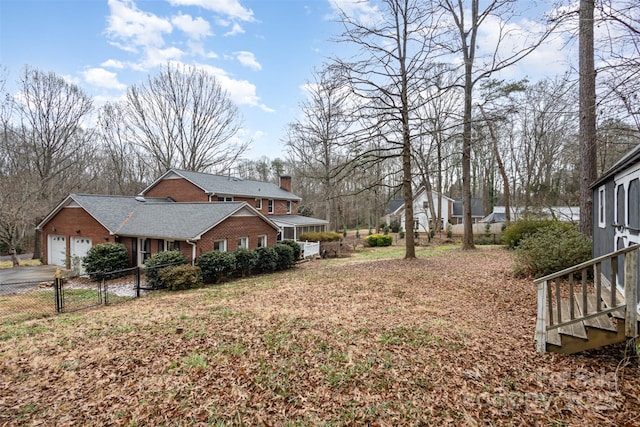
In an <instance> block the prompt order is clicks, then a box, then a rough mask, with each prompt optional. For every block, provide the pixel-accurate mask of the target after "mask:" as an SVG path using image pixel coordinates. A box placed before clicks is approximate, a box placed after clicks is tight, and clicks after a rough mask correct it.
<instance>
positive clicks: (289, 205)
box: [287, 200, 291, 214]
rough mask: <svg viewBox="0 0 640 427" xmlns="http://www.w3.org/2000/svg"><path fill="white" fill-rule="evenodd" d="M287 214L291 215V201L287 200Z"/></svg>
mask: <svg viewBox="0 0 640 427" xmlns="http://www.w3.org/2000/svg"><path fill="white" fill-rule="evenodd" d="M287 213H288V214H290V213H291V200H287Z"/></svg>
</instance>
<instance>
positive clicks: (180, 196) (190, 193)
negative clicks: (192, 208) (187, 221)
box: [144, 178, 209, 202]
mask: <svg viewBox="0 0 640 427" xmlns="http://www.w3.org/2000/svg"><path fill="white" fill-rule="evenodd" d="M144 196H145V197H171V198H172V199H173V200H175V201H176V202H208V201H209V196H208V195H207V194H206V193H205V192H204V191H203V190H202V189H201V188H198V187H196V186H195V185H193V184H192V183H190V182H189V181H187V180H186V179H184V178H178V179H163V180H162V181H160V182H158V183H157V184H156V185H155V186H153V187H152V188H151V189H149V190H147V192H146V193H145V194H144Z"/></svg>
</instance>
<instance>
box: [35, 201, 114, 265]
mask: <svg viewBox="0 0 640 427" xmlns="http://www.w3.org/2000/svg"><path fill="white" fill-rule="evenodd" d="M54 228H55V231H54ZM51 234H53V235H57V236H66V245H67V254H70V253H71V244H70V241H71V237H88V238H90V239H91V243H92V244H93V245H97V244H98V243H105V242H113V241H114V237H113V236H111V235H109V232H108V231H107V229H105V228H104V227H103V226H102V225H101V224H100V223H99V222H98V221H96V220H95V219H94V218H93V217H92V216H91V215H89V214H88V213H87V212H86V211H85V210H84V209H82V208H75V207H74V208H72V207H67V208H62V209H61V210H60V212H58V213H57V214H56V215H55V216H54V217H53V218H52V219H51V220H50V221H49V222H47V224H45V226H44V228H43V229H42V248H43V251H42V254H43V260H42V261H43V263H44V264H47V263H48V262H49V260H48V256H49V247H48V245H49V235H51ZM67 268H70V266H69V265H67Z"/></svg>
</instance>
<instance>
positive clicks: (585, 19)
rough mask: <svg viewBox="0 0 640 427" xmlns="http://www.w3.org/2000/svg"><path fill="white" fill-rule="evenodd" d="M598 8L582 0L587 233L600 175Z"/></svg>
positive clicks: (582, 201)
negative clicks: (596, 59)
mask: <svg viewBox="0 0 640 427" xmlns="http://www.w3.org/2000/svg"><path fill="white" fill-rule="evenodd" d="M594 9H595V0H580V11H579V13H580V22H579V51H580V52H579V58H580V61H579V62H580V67H579V69H580V165H581V167H580V231H581V232H582V234H584V235H586V236H591V235H592V233H593V230H592V226H593V195H592V192H591V183H593V182H594V181H595V180H596V178H597V175H596V174H597V157H596V156H597V151H596V149H597V145H596V72H595V64H594V59H593V58H594V40H593V27H594V25H593V15H594Z"/></svg>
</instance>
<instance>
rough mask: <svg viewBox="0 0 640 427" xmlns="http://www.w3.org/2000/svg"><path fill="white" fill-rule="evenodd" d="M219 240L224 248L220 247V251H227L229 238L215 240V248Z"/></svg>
mask: <svg viewBox="0 0 640 427" xmlns="http://www.w3.org/2000/svg"><path fill="white" fill-rule="evenodd" d="M219 242H221V243H222V249H220V252H226V251H227V240H226V239H221V240H214V241H213V246H214V248H215V244H216V243H219ZM214 251H215V249H214Z"/></svg>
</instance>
